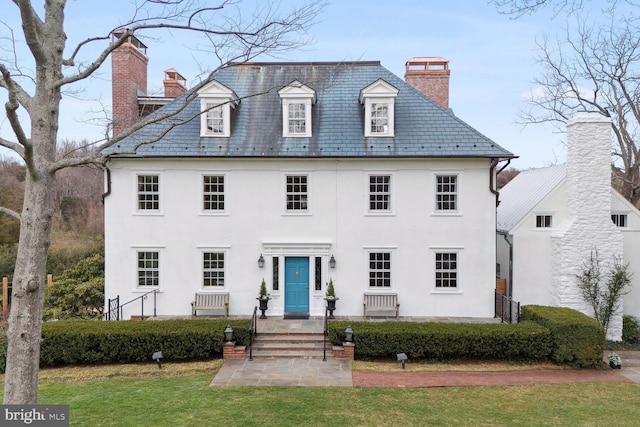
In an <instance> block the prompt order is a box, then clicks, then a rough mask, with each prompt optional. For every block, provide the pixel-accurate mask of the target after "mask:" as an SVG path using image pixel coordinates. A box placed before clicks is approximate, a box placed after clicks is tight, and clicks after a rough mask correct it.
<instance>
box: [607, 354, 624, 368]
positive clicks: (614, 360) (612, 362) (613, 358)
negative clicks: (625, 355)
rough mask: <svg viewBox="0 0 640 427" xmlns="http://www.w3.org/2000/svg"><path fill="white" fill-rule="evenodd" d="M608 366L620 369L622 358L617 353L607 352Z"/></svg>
mask: <svg viewBox="0 0 640 427" xmlns="http://www.w3.org/2000/svg"><path fill="white" fill-rule="evenodd" d="M609 366H610V367H611V369H620V368H621V367H622V359H620V356H618V354H617V353H609Z"/></svg>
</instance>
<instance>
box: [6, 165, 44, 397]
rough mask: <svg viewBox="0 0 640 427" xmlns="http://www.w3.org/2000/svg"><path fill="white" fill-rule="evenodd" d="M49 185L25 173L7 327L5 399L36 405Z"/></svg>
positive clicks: (42, 176)
mask: <svg viewBox="0 0 640 427" xmlns="http://www.w3.org/2000/svg"><path fill="white" fill-rule="evenodd" d="M53 184H54V177H53V175H50V174H44V175H41V176H39V177H38V178H37V179H34V178H32V177H31V176H30V175H29V174H28V175H27V180H26V191H25V199H24V205H23V210H22V218H21V223H20V243H19V244H18V256H17V262H16V268H15V272H14V275H13V293H12V296H11V297H12V300H11V312H10V314H9V328H8V332H7V337H8V342H9V343H8V349H7V370H6V373H5V387H4V403H5V404H26V403H30V404H36V403H37V401H38V369H39V364H40V341H41V334H42V307H43V301H44V290H45V286H46V259H47V251H48V249H49V242H50V238H49V233H50V231H51V217H52V212H53V206H52V205H53V204H52V196H51V195H52V194H53V191H52V190H53Z"/></svg>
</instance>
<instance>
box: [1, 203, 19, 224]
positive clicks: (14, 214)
mask: <svg viewBox="0 0 640 427" xmlns="http://www.w3.org/2000/svg"><path fill="white" fill-rule="evenodd" d="M0 212H2V213H5V214H7V215H9V216H11V217H13V218H15V219H17V220H18V221H20V219H21V218H20V214H19V213H18V212H16V211H14V210H11V209H9V208H5V207H3V206H0Z"/></svg>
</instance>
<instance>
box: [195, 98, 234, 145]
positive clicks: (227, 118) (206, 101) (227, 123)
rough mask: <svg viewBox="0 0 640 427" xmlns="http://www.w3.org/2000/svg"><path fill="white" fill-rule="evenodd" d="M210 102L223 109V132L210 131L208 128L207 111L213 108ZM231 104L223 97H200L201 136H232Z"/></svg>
mask: <svg viewBox="0 0 640 427" xmlns="http://www.w3.org/2000/svg"><path fill="white" fill-rule="evenodd" d="M210 104H215V105H216V107H213V108H221V109H222V133H213V132H209V129H208V128H207V117H208V116H207V112H208V111H209V110H210V109H211V107H210ZM230 110H231V106H230V104H229V100H228V99H222V98H209V97H206V98H205V97H201V98H200V111H202V114H201V115H200V118H201V120H200V136H202V137H206V138H228V137H229V136H231V112H230Z"/></svg>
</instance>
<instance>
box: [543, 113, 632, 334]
mask: <svg viewBox="0 0 640 427" xmlns="http://www.w3.org/2000/svg"><path fill="white" fill-rule="evenodd" d="M566 188H567V200H566V203H567V219H566V220H565V221H563V222H562V224H558V227H557V229H556V230H554V232H553V234H552V235H551V251H552V252H551V259H552V265H551V300H552V303H553V304H554V305H557V306H562V307H570V308H573V309H576V310H579V311H581V312H583V313H586V314H588V315H590V316H592V315H593V310H592V308H591V306H590V305H589V304H588V303H586V302H585V300H584V299H583V297H582V295H581V292H580V290H579V289H578V286H577V280H578V279H577V276H579V275H581V273H582V272H583V271H584V263H585V262H586V261H587V260H588V259H589V256H590V254H591V252H592V251H594V250H595V249H597V251H598V259H599V261H600V268H601V270H602V271H601V273H602V279H601V280H602V285H604V282H605V281H606V278H605V276H606V275H607V273H608V271H609V267H610V266H611V264H612V262H613V259H614V257H620V258H622V255H623V250H624V249H623V236H622V233H620V230H618V229H617V227H616V226H615V225H614V224H613V222H612V221H611V121H610V120H609V119H608V118H606V117H603V116H602V115H600V114H598V113H578V114H577V115H576V116H575V117H574V118H573V119H571V120H569V122H568V123H567V180H566ZM554 227H555V226H554ZM607 336H608V337H609V339H614V340H620V339H621V336H622V315H621V312H620V313H618V314H617V315H616V316H614V317H613V318H612V319H611V323H610V325H609V331H608V335H607Z"/></svg>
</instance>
